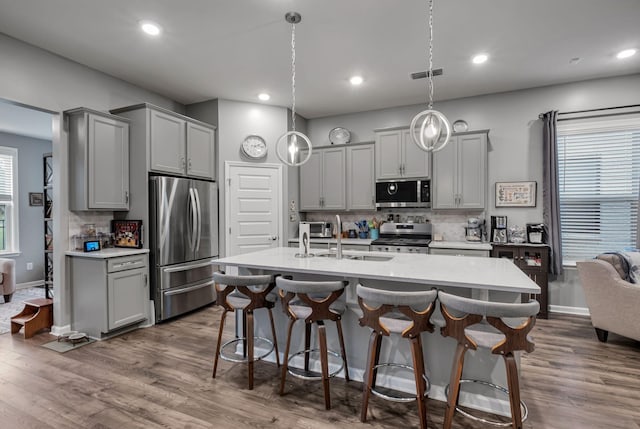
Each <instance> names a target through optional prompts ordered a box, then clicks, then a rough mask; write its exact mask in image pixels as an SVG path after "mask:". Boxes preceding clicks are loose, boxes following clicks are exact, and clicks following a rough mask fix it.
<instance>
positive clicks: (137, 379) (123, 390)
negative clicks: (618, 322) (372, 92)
mask: <svg viewBox="0 0 640 429" xmlns="http://www.w3.org/2000/svg"><path fill="white" fill-rule="evenodd" d="M219 322H220V311H219V309H218V308H217V307H208V308H205V309H203V310H201V311H198V312H195V313H192V314H189V315H186V316H184V317H181V318H179V319H176V320H173V321H171V322H169V323H163V324H160V325H157V326H154V327H151V328H148V329H141V330H138V331H135V332H131V333H127V334H124V335H121V336H119V337H117V338H114V339H111V340H108V341H102V342H97V343H93V344H89V345H86V346H84V347H81V348H79V349H76V350H73V351H70V352H67V353H65V354H59V353H56V352H53V351H51V350H48V349H45V348H43V347H40V345H41V344H43V343H46V342H48V341H51V340H52V339H53V337H51V336H50V335H48V334H46V333H42V334H39V335H37V336H35V337H33V338H31V339H28V340H25V339H24V338H22V337H21V336H20V335H14V336H11V335H9V334H6V335H0V391H1V392H2V394H0V426H1V427H3V428H4V427H7V428H28V429H30V428H45V429H47V428H64V429H66V428H69V429H75V428H92V429H101V428H104V429H107V428H108V429H110V428H113V429H116V428H117V429H121V428H152V429H153V428H194V429H204V428H234V429H235V428H312V429H325V428H327V429H328V428H350V429H353V428H356V429H357V428H368V429H382V428H398V427H403V428H415V427H418V426H419V425H418V418H417V410H416V409H415V404H413V403H411V404H395V403H389V402H386V401H383V400H380V399H379V398H373V399H372V401H371V405H370V410H369V419H368V421H367V423H366V424H363V423H361V422H360V420H359V412H360V401H361V388H362V386H361V384H360V383H356V382H350V383H346V382H344V380H342V379H334V380H331V396H332V409H331V410H329V411H325V410H324V406H323V405H322V404H323V395H322V387H321V385H320V384H319V383H314V382H305V381H302V380H297V379H290V380H289V379H288V380H287V386H286V394H285V395H284V396H280V395H278V393H277V391H278V379H279V376H280V371H279V369H278V368H276V366H275V365H274V364H271V363H267V362H261V361H260V362H257V363H256V365H255V389H254V390H251V391H250V390H247V378H246V368H245V367H244V366H243V365H242V364H233V363H229V362H221V363H220V367H219V369H218V375H217V378H216V379H212V378H211V370H212V366H213V350H214V344H215V340H216V334H217V330H218V327H219ZM228 324H229V325H233V318H229V319H228ZM226 332H227V333H228V335H230V334H231V333H232V332H233V329H232V328H231V327H230V326H228V328H227V330H226ZM533 335H534V339H535V341H536V350H535V351H534V352H533V353H531V354H529V355H523V357H522V365H521V377H522V379H521V389H522V398H523V399H524V400H525V401H526V402H527V404H528V406H529V410H530V417H529V419H528V420H527V421H526V422H525V425H524V427H525V428H528V429H531V428H536V429H540V428H542V429H545V428H549V429H556V428H564V427H576V428H596V429H599V428H607V429H623V428H624V429H640V423H639V422H640V359H639V358H638V357H639V356H640V345H639V344H638V343H637V342H635V341H632V340H629V339H626V338H623V337H619V336H616V335H613V334H610V338H609V342H607V343H600V342H599V341H598V340H597V339H596V336H595V333H594V332H593V328H592V327H591V324H590V321H589V319H587V318H582V317H574V316H557V315H553V314H552V315H551V318H550V319H549V320H538V321H537V325H536V327H535V328H534V332H533ZM227 338H229V337H227ZM5 392H9V393H8V394H7V393H5ZM427 407H428V427H429V428H439V427H442V418H443V417H442V416H443V415H444V403H442V402H439V401H434V400H429V401H428V405H427ZM482 427H483V426H482V425H479V424H478V423H474V422H472V421H469V420H466V419H464V418H463V417H462V416H459V415H456V417H455V418H454V428H457V429H461V428H464V429H471V428H482Z"/></svg>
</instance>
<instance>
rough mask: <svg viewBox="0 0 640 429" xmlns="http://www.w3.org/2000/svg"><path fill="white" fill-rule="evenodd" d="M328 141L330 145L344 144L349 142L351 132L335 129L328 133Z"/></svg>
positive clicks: (344, 129)
mask: <svg viewBox="0 0 640 429" xmlns="http://www.w3.org/2000/svg"><path fill="white" fill-rule="evenodd" d="M329 141H330V142H331V144H345V143H349V141H351V132H350V131H349V130H348V129H346V128H342V127H336V128H334V129H332V130H331V131H329Z"/></svg>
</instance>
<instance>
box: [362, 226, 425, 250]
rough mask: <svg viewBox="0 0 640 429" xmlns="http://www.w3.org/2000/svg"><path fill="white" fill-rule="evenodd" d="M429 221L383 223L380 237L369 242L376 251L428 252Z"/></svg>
mask: <svg viewBox="0 0 640 429" xmlns="http://www.w3.org/2000/svg"><path fill="white" fill-rule="evenodd" d="M429 243H431V223H429V222H427V223H393V222H387V223H383V224H382V226H381V227H380V238H378V239H377V240H373V241H372V242H371V249H372V250H375V251H378V252H396V253H429Z"/></svg>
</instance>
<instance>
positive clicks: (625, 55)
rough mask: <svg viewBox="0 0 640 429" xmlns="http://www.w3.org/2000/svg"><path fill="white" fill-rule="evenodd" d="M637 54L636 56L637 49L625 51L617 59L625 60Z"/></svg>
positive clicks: (619, 53)
mask: <svg viewBox="0 0 640 429" xmlns="http://www.w3.org/2000/svg"><path fill="white" fill-rule="evenodd" d="M635 54H636V50H635V49H625V50H624V51H620V52H618V55H616V57H618V59H619V60H621V59H623V58H629V57H632V56H634V55H635Z"/></svg>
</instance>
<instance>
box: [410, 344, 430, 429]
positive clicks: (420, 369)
mask: <svg viewBox="0 0 640 429" xmlns="http://www.w3.org/2000/svg"><path fill="white" fill-rule="evenodd" d="M411 355H412V357H413V375H414V377H415V380H416V401H417V402H418V416H419V418H420V428H421V429H427V404H426V403H425V398H424V392H425V390H426V386H425V383H424V378H422V376H423V374H424V359H423V356H422V343H421V341H420V337H419V336H418V337H413V338H411Z"/></svg>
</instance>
